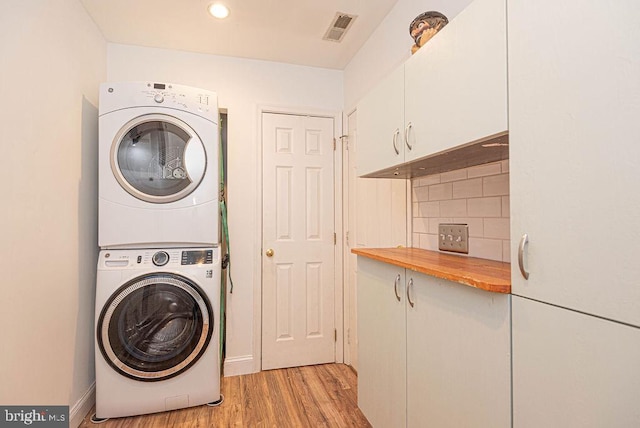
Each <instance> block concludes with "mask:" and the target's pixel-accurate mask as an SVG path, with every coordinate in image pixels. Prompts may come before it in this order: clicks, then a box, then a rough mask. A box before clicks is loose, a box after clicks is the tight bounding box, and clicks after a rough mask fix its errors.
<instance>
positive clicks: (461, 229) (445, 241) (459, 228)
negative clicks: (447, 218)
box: [438, 223, 469, 254]
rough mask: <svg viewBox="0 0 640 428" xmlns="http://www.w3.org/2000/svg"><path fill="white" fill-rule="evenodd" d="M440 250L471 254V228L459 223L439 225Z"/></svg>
mask: <svg viewBox="0 0 640 428" xmlns="http://www.w3.org/2000/svg"><path fill="white" fill-rule="evenodd" d="M438 249H440V250H442V251H452V252H454V253H464V254H469V226H468V225H466V224H458V223H440V224H439V225H438Z"/></svg>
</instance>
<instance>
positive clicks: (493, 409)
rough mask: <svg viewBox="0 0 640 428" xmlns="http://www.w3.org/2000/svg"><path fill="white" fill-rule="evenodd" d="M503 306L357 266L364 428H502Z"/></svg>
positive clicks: (506, 335) (505, 404) (505, 398)
mask: <svg viewBox="0 0 640 428" xmlns="http://www.w3.org/2000/svg"><path fill="white" fill-rule="evenodd" d="M510 348H511V343H510V296H509V295H504V294H497V293H490V292H486V291H483V290H478V289H474V288H472V287H468V286H465V285H461V284H457V283H453V282H450V281H446V280H440V279H437V278H434V277H431V276H427V275H423V274H419V273H416V272H413V271H410V270H407V271H405V269H403V268H399V267H397V266H393V265H390V264H386V263H382V262H377V261H374V260H371V259H367V258H364V257H358V355H359V367H358V405H359V406H360V408H361V409H362V411H363V413H364V415H365V416H366V417H367V419H369V422H371V424H372V425H373V426H374V427H402V426H409V427H438V428H439V427H462V426H468V427H471V426H472V427H487V428H500V427H509V426H510V425H511V378H510V363H511V356H510Z"/></svg>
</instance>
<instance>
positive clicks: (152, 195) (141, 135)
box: [98, 82, 220, 248]
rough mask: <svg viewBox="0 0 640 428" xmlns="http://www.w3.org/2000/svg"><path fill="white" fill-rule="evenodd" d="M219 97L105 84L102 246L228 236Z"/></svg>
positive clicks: (147, 85) (168, 87) (210, 241)
mask: <svg viewBox="0 0 640 428" xmlns="http://www.w3.org/2000/svg"><path fill="white" fill-rule="evenodd" d="M217 99H218V98H217V95H216V93H215V92H210V91H206V90H203V89H196V88H190V87H188V86H182V85H176V84H168V83H152V82H122V83H104V84H102V85H101V86H100V107H99V115H100V118H99V156H98V157H99V168H98V169H99V227H98V244H99V246H100V247H101V248H154V247H160V246H176V247H179V246H181V247H186V246H208V245H214V244H217V243H218V242H220V239H219V230H218V212H219V209H218V192H219V188H218V157H219V154H218V150H219V147H218V144H219V136H218V101H217Z"/></svg>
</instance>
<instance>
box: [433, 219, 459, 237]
mask: <svg viewBox="0 0 640 428" xmlns="http://www.w3.org/2000/svg"><path fill="white" fill-rule="evenodd" d="M440 223H453V218H450V217H437V218H430V219H429V229H428V233H433V234H435V235H437V234H438V226H440Z"/></svg>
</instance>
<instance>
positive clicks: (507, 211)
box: [502, 196, 511, 218]
mask: <svg viewBox="0 0 640 428" xmlns="http://www.w3.org/2000/svg"><path fill="white" fill-rule="evenodd" d="M502 217H507V218H509V217H511V203H510V198H509V196H503V197H502Z"/></svg>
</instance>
